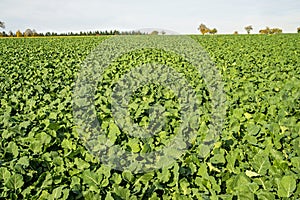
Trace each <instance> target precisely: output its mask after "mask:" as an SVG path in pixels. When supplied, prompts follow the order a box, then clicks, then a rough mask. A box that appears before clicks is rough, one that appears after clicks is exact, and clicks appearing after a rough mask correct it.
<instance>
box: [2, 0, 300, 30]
mask: <svg viewBox="0 0 300 200" xmlns="http://www.w3.org/2000/svg"><path fill="white" fill-rule="evenodd" d="M0 9H1V11H0V21H4V22H5V23H6V29H5V30H6V31H9V30H12V31H16V30H18V29H20V30H21V31H24V30H25V29H26V28H31V29H36V30H37V31H38V32H46V31H55V32H68V31H80V30H106V29H109V30H110V29H118V30H135V29H141V28H153V27H157V28H165V29H169V30H172V31H176V32H178V33H198V31H197V27H198V26H199V24H200V23H204V24H206V25H207V26H208V27H209V28H217V29H218V31H219V32H220V33H233V32H234V31H235V30H237V31H239V32H240V33H245V30H244V29H243V27H245V26H246V25H250V24H251V25H253V28H254V30H253V32H256V33H257V32H258V30H260V29H262V28H265V27H266V26H270V27H279V28H282V29H283V31H284V32H296V29H297V27H299V26H300V0H207V1H203V0H168V1H167V0H147V1H145V0H108V1H104V0H47V1H45V0H1V1H0Z"/></svg>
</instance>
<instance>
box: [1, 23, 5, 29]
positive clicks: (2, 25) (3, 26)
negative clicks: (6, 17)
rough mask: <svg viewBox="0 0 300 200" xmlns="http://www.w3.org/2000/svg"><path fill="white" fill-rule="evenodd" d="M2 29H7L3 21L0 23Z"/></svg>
mask: <svg viewBox="0 0 300 200" xmlns="http://www.w3.org/2000/svg"><path fill="white" fill-rule="evenodd" d="M0 28H3V29H5V23H4V22H2V21H0Z"/></svg>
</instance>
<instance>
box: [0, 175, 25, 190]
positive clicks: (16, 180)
mask: <svg viewBox="0 0 300 200" xmlns="http://www.w3.org/2000/svg"><path fill="white" fill-rule="evenodd" d="M23 185H24V181H23V176H22V175H20V174H13V175H12V176H10V177H9V179H8V180H7V181H6V183H5V186H6V187H7V188H9V189H12V190H17V189H20V188H21V187H22V186H23Z"/></svg>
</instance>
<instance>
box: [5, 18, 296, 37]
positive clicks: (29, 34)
mask: <svg viewBox="0 0 300 200" xmlns="http://www.w3.org/2000/svg"><path fill="white" fill-rule="evenodd" d="M0 28H2V29H5V23H4V22H2V21H0ZM244 29H245V30H246V32H247V34H250V33H251V31H252V30H253V27H252V25H249V26H246V27H244ZM198 30H199V31H200V33H201V34H202V35H205V34H212V35H214V34H217V33H218V30H217V29H216V28H212V29H210V28H208V27H207V26H206V25H205V24H200V25H199V27H198ZM282 32H283V31H282V29H280V28H269V27H268V26H267V27H266V28H265V29H261V30H259V33H260V34H278V33H282ZM297 32H298V33H300V27H298V28H297ZM147 34H150V35H159V34H161V35H165V34H166V32H165V31H161V32H159V31H156V30H154V31H152V32H151V33H144V32H141V31H118V30H110V31H108V30H105V31H80V32H67V33H56V32H46V33H38V32H37V31H36V30H35V29H29V28H28V29H26V30H25V31H24V32H21V31H20V30H17V31H16V32H15V33H14V32H12V31H9V32H8V33H6V32H5V31H2V32H0V37H38V36H40V37H42V36H100V35H147ZM233 34H235V35H236V34H238V31H234V33H233Z"/></svg>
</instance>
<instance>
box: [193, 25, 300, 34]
mask: <svg viewBox="0 0 300 200" xmlns="http://www.w3.org/2000/svg"><path fill="white" fill-rule="evenodd" d="M244 29H245V31H246V32H247V34H250V33H251V31H252V30H253V27H252V25H249V26H246V27H244ZM198 30H199V31H200V33H201V34H202V35H205V34H207V33H209V34H216V33H217V32H218V30H217V29H216V28H213V29H210V28H208V27H207V26H206V25H205V24H200V25H199V27H198ZM282 32H283V31H282V29H280V28H270V27H268V26H267V27H266V28H265V29H261V30H259V33H260V34H278V33H282ZM297 33H300V27H298V28H297ZM233 34H235V35H236V34H238V31H234V32H233Z"/></svg>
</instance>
